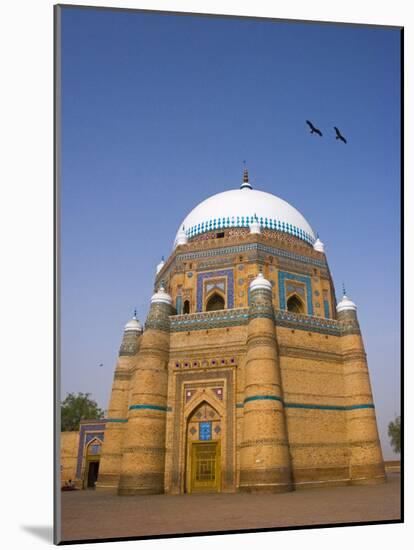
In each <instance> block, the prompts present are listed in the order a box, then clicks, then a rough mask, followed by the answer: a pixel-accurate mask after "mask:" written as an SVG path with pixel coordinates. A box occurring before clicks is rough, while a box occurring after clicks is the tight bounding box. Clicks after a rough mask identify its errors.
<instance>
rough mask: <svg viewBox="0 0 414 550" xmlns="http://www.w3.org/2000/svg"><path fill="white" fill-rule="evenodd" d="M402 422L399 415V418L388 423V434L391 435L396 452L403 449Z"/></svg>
mask: <svg viewBox="0 0 414 550" xmlns="http://www.w3.org/2000/svg"><path fill="white" fill-rule="evenodd" d="M400 424H401V417H399V416H397V418H396V419H395V421H394V422H390V423H389V424H388V435H389V437H390V440H391V446H392V448H393V449H394V452H395V453H398V454H399V453H400V451H401V441H400V436H401V429H400Z"/></svg>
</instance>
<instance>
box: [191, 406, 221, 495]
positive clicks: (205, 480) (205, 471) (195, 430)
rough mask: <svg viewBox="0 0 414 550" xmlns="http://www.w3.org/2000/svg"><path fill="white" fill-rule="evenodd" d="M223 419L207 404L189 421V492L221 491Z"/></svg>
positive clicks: (197, 408)
mask: <svg viewBox="0 0 414 550" xmlns="http://www.w3.org/2000/svg"><path fill="white" fill-rule="evenodd" d="M221 430H222V428H221V416H220V415H219V413H218V412H217V411H216V409H214V407H212V406H211V405H210V404H209V403H207V402H206V401H203V402H202V403H201V404H200V405H198V406H197V407H196V408H195V410H194V411H193V413H192V414H191V415H190V416H189V418H188V422H187V475H186V480H187V482H186V490H187V492H188V493H199V492H218V491H220V479H221Z"/></svg>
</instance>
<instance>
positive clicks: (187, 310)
mask: <svg viewBox="0 0 414 550" xmlns="http://www.w3.org/2000/svg"><path fill="white" fill-rule="evenodd" d="M183 313H184V314H186V313H190V302H189V300H185V302H184V306H183Z"/></svg>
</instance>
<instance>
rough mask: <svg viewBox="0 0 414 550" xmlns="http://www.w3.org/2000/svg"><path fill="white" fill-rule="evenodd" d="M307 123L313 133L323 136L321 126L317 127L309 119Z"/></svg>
mask: <svg viewBox="0 0 414 550" xmlns="http://www.w3.org/2000/svg"><path fill="white" fill-rule="evenodd" d="M306 124H307V125H308V126H309V128H310V130H311V131H310V133H311V134H318V136H321V137H322V132H321V131H320V130H319V128H315V126H314V125H313V124H312V122H311V121H310V120H307V121H306Z"/></svg>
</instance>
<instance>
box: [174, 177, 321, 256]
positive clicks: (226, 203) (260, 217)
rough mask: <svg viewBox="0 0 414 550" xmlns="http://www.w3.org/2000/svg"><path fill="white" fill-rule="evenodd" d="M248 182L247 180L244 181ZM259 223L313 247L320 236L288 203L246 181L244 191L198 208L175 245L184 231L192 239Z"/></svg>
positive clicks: (185, 222)
mask: <svg viewBox="0 0 414 550" xmlns="http://www.w3.org/2000/svg"><path fill="white" fill-rule="evenodd" d="M244 180H245V178H244ZM256 216H257V221H258V222H259V224H260V227H261V228H263V229H273V230H275V231H282V232H284V233H289V234H291V235H293V236H295V237H297V238H299V239H302V240H303V241H306V242H307V243H309V244H312V245H313V243H314V242H315V240H316V235H315V233H314V231H313V229H312V227H311V226H310V224H309V223H308V221H307V220H306V219H305V217H304V216H303V215H302V214H301V213H300V212H299V211H298V210H296V208H294V207H293V206H292V205H290V204H289V203H288V202H286V201H284V200H283V199H281V198H279V197H277V196H276V195H272V194H271V193H266V192H265V191H258V190H256V189H253V188H252V187H251V185H250V184H249V183H248V180H247V185H246V181H243V184H242V186H241V188H240V189H233V190H231V191H224V192H223V193H217V194H216V195H213V196H212V197H209V198H208V199H206V200H204V201H203V202H201V203H200V204H198V205H197V206H196V207H195V208H194V209H193V210H192V211H191V212H190V213H189V214H188V215H187V217H186V218H185V219H184V220H183V221H182V222H181V224H180V229H179V231H178V232H177V235H176V237H175V241H174V247H175V246H177V244H179V240H180V239H179V237H180V233H181V232H182V227H183V226H184V227H185V233H186V236H187V238H188V239H191V238H192V237H194V236H196V235H200V234H202V233H207V232H208V231H220V230H223V229H226V228H228V227H246V228H247V227H249V226H250V224H251V223H253V222H254V221H256Z"/></svg>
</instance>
